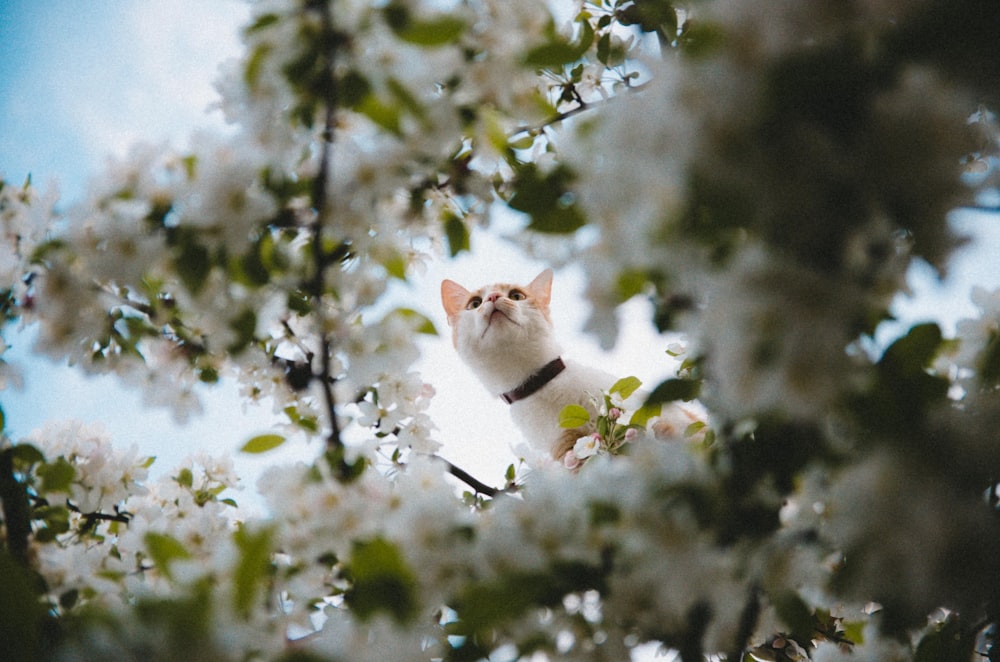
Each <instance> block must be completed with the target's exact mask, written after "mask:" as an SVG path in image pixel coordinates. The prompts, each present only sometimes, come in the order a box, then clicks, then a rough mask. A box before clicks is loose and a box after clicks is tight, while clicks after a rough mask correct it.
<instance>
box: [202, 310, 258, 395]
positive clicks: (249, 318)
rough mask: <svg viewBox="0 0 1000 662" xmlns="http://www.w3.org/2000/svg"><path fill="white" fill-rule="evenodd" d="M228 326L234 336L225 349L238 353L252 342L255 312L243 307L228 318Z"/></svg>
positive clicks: (255, 324) (254, 331)
mask: <svg viewBox="0 0 1000 662" xmlns="http://www.w3.org/2000/svg"><path fill="white" fill-rule="evenodd" d="M229 328H230V329H232V330H233V334H234V335H235V338H234V340H233V342H232V343H230V344H229V347H227V349H228V350H229V352H230V353H232V354H239V353H240V352H242V351H243V350H244V349H246V348H247V345H249V344H250V343H251V342H253V339H254V335H255V334H256V333H257V313H255V312H254V311H253V310H252V309H250V308H244V309H243V311H242V312H240V314H239V315H237V316H236V317H234V318H232V319H230V320H229ZM213 381H214V380H213Z"/></svg>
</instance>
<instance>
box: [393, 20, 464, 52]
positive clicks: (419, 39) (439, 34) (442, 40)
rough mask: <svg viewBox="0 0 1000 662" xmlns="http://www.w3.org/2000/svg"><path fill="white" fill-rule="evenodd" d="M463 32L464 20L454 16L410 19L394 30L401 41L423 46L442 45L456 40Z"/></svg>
mask: <svg viewBox="0 0 1000 662" xmlns="http://www.w3.org/2000/svg"><path fill="white" fill-rule="evenodd" d="M463 32H465V21H463V20H462V19H460V18H456V17H455V16H438V17H435V18H428V19H420V20H410V21H408V24H407V25H406V26H405V27H403V28H402V29H400V30H397V31H396V36H397V37H399V38H400V39H402V40H403V41H406V42H409V43H411V44H416V45H417V46H424V47H425V48H434V47H437V46H444V45H445V44H450V43H452V42H454V41H456V40H457V39H458V38H459V37H460V36H462V33H463Z"/></svg>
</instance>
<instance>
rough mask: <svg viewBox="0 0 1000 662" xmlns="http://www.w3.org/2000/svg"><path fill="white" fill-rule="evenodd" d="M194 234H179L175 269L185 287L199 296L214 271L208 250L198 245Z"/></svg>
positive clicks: (175, 251)
mask: <svg viewBox="0 0 1000 662" xmlns="http://www.w3.org/2000/svg"><path fill="white" fill-rule="evenodd" d="M194 234H195V233H193V232H183V233H179V239H180V241H179V243H178V244H177V246H176V247H175V249H174V269H176V270H177V275H178V276H180V279H181V282H182V283H183V284H184V287H186V288H187V289H188V291H189V292H191V293H192V294H198V292H200V291H201V288H203V287H204V286H205V281H206V280H207V279H208V275H209V273H211V271H212V258H211V255H210V254H209V252H208V249H207V248H205V247H204V246H202V245H201V244H199V243H197V241H196V240H195V236H194Z"/></svg>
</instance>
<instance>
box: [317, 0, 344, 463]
mask: <svg viewBox="0 0 1000 662" xmlns="http://www.w3.org/2000/svg"><path fill="white" fill-rule="evenodd" d="M316 6H317V7H318V9H319V11H320V14H321V16H322V20H323V28H324V30H325V31H326V32H327V33H328V34H332V33H333V31H334V30H333V17H332V15H331V14H330V7H329V5H328V4H327V3H325V2H324V3H316ZM329 41H330V43H334V44H335V42H333V40H329ZM326 55H327V62H326V65H327V71H328V72H329V76H330V79H331V80H332V79H333V76H334V63H335V61H336V45H331V46H330V48H329V49H328V52H327V54H326ZM330 89H331V92H330V94H329V96H328V98H327V99H326V100H325V117H324V120H323V135H322V147H321V151H320V159H319V172H318V173H316V179H315V180H314V181H313V191H312V198H313V200H312V202H313V211H314V212H315V213H316V218H315V220H314V222H313V227H312V253H313V269H314V271H315V273H314V274H313V278H312V282H311V283H310V287H309V293H310V295H311V296H312V298H313V304H314V309H313V314H314V315H315V316H316V326H317V328H318V330H319V335H320V368H319V374H318V375H317V378H318V379H319V382H320V387H321V389H322V391H323V400H324V404H325V405H326V411H327V414H328V416H329V418H330V434H329V436H328V437H327V440H326V445H327V448H329V449H331V450H332V449H341V448H343V447H344V442H343V440H342V439H341V437H340V423H339V422H338V421H337V401H336V398H335V397H334V393H333V385H334V381H335V378H334V376H333V374H332V360H331V356H330V355H331V353H332V351H333V343H332V342H331V341H330V336H329V334H328V333H327V332H326V328H325V327H326V324H325V316H324V313H323V294H324V292H325V290H326V267H327V257H326V254H325V251H324V250H323V224H324V221H325V216H326V213H327V207H328V200H327V196H328V192H327V177H328V171H329V168H330V161H331V159H332V158H333V141H334V129H335V126H336V117H337V98H336V85H335V84H332V85H331V86H330Z"/></svg>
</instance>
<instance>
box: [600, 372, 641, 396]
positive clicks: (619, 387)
mask: <svg viewBox="0 0 1000 662" xmlns="http://www.w3.org/2000/svg"><path fill="white" fill-rule="evenodd" d="M640 386H642V382H641V381H640V380H639V378H638V377H622V378H621V379H619V380H618V381H617V382H615V383H614V384H613V385H612V386H611V388H610V389H609V390H608V393H611V394H612V395H613V394H615V393H617V394H618V395H620V396H621V397H622V400H627V399H628V397H629V396H630V395H632V394H633V393H635V392H636V390H638V388H639V387H640Z"/></svg>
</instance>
